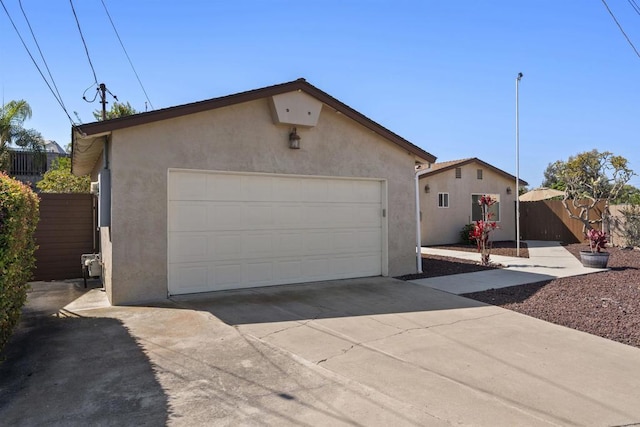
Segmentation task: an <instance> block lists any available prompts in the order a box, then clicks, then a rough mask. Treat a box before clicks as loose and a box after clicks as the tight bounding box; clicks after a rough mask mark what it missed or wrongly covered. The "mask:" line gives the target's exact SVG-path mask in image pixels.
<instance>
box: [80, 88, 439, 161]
mask: <svg viewBox="0 0 640 427" xmlns="http://www.w3.org/2000/svg"><path fill="white" fill-rule="evenodd" d="M292 91H302V92H305V93H307V94H308V95H310V96H312V97H314V98H316V99H318V100H319V101H321V102H322V103H323V104H325V105H327V106H329V107H331V108H333V109H334V110H335V111H339V112H340V113H342V114H344V115H345V116H347V117H349V118H351V119H352V120H354V121H356V122H357V123H359V124H361V125H363V126H364V127H366V128H368V129H369V130H372V131H373V132H375V133H377V134H378V135H380V136H382V137H384V138H386V139H388V140H389V141H391V142H393V143H394V144H396V145H398V146H399V147H401V148H402V149H404V150H406V151H407V152H409V153H411V154H413V155H415V156H416V157H417V158H420V159H422V160H425V161H426V162H427V163H435V161H436V157H435V156H434V155H433V154H431V153H429V152H427V151H425V150H423V149H422V148H420V147H418V146H416V145H414V144H413V143H411V142H409V141H407V140H406V139H404V138H402V137H401V136H399V135H398V134H396V133H394V132H392V131H391V130H389V129H387V128H385V127H384V126H382V125H380V124H379V123H376V122H374V121H373V120H371V119H370V118H368V117H366V116H365V115H364V114H362V113H360V112H358V111H356V110H354V109H353V108H351V107H349V106H348V105H346V104H344V103H343V102H341V101H339V100H337V99H336V98H334V97H333V96H331V95H329V94H328V93H326V92H323V91H322V90H320V89H318V88H317V87H315V86H313V85H311V84H310V83H308V82H307V81H306V80H305V79H302V78H301V79H297V80H294V81H291V82H287V83H281V84H277V85H274V86H268V87H263V88H260V89H253V90H249V91H246V92H240V93H236V94H233V95H227V96H222V97H219V98H213V99H208V100H204V101H199V102H194V103H190V104H184V105H178V106H175V107H169V108H163V109H159V110H152V111H148V112H144V113H137V114H133V115H130V116H124V117H119V118H115V119H109V120H104V121H98V122H94V123H87V124H82V125H78V126H77V131H78V132H80V133H79V134H78V135H80V134H84V137H85V138H86V137H87V135H88V136H91V137H95V136H98V135H106V134H108V133H111V132H112V131H115V130H118V129H125V128H129V127H133V126H140V125H144V124H148V123H152V122H156V121H160V120H167V119H173V118H176V117H180V116H184V115H188V114H194V113H199V112H202V111H208V110H213V109H216V108H220V107H227V106H230V105H234V104H239V103H242V102H247V101H253V100H256V99H260V98H268V97H271V96H274V95H279V94H283V93H287V92H292Z"/></svg>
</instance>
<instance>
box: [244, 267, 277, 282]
mask: <svg viewBox="0 0 640 427" xmlns="http://www.w3.org/2000/svg"><path fill="white" fill-rule="evenodd" d="M245 272H246V276H245V280H246V282H245V283H243V285H245V286H259V285H270V284H272V283H273V263H272V262H247V263H246V264H245Z"/></svg>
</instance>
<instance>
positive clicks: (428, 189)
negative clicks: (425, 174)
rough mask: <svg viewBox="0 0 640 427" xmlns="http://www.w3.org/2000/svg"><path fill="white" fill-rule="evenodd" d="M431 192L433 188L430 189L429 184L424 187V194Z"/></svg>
mask: <svg viewBox="0 0 640 427" xmlns="http://www.w3.org/2000/svg"><path fill="white" fill-rule="evenodd" d="M429 191H431V188H429V184H427V185H425V186H424V192H425V193H428V192H429Z"/></svg>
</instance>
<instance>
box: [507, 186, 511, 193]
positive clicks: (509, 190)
mask: <svg viewBox="0 0 640 427" xmlns="http://www.w3.org/2000/svg"><path fill="white" fill-rule="evenodd" d="M507 194H511V187H510V186H509V187H507Z"/></svg>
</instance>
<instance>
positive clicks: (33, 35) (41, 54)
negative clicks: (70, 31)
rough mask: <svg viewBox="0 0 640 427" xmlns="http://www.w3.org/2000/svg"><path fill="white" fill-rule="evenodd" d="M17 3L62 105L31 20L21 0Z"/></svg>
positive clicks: (60, 96)
mask: <svg viewBox="0 0 640 427" xmlns="http://www.w3.org/2000/svg"><path fill="white" fill-rule="evenodd" d="M18 4H19V5H20V10H21V11H22V16H24V20H25V21H26V22H27V26H28V27H29V31H30V32H31V37H33V41H34V42H35V44H36V47H37V48H38V52H39V53H40V58H42V62H43V63H44V66H45V67H46V69H47V73H49V78H50V79H51V83H52V84H53V87H54V88H55V90H56V94H57V95H58V99H59V100H60V103H61V104H62V105H64V102H62V95H60V91H59V90H58V86H57V85H56V81H55V79H54V78H53V75H52V74H51V70H50V69H49V65H48V64H47V60H46V59H45V58H44V54H43V53H42V49H40V44H39V43H38V40H37V39H36V35H35V33H34V32H33V28H32V27H31V22H29V18H27V14H26V12H25V11H24V8H23V7H22V0H18Z"/></svg>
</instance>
